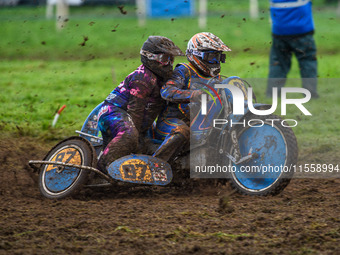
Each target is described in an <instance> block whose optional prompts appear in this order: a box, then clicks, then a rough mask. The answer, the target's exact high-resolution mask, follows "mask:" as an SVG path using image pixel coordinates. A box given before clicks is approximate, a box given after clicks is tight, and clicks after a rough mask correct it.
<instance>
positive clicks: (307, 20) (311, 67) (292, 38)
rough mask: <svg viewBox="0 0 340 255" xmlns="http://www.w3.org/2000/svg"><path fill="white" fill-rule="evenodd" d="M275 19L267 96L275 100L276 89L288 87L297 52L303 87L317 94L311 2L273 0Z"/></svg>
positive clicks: (315, 95)
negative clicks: (287, 83)
mask: <svg viewBox="0 0 340 255" xmlns="http://www.w3.org/2000/svg"><path fill="white" fill-rule="evenodd" d="M270 13H271V19H272V38H273V41H272V47H271V51H270V63H269V79H268V86H267V91H266V95H267V97H272V89H273V87H277V88H278V91H279V92H280V89H281V88H282V87H283V86H284V85H285V82H286V77H287V74H288V72H289V71H290V68H291V58H292V54H293V53H294V54H295V56H296V58H297V60H298V63H299V68H300V75H301V78H302V87H303V88H306V89H308V90H309V91H310V92H311V96H312V97H313V98H318V97H319V95H318V93H317V58H316V45H315V41H314V37H313V34H314V22H313V16H312V2H311V1H310V0H270Z"/></svg>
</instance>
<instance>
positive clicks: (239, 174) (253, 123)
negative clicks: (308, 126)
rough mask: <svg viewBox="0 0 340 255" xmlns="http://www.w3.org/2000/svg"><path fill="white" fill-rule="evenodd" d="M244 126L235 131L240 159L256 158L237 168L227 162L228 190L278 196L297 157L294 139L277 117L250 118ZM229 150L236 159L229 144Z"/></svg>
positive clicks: (288, 179) (247, 118) (237, 165)
mask: <svg viewBox="0 0 340 255" xmlns="http://www.w3.org/2000/svg"><path fill="white" fill-rule="evenodd" d="M244 123H245V124H246V125H247V126H245V127H243V126H242V127H241V128H238V129H237V138H238V139H237V140H238V144H239V147H240V153H241V157H245V156H247V155H249V154H253V153H256V154H255V157H254V158H252V159H251V160H249V161H245V162H243V163H240V164H234V163H232V162H231V161H229V162H230V166H231V168H230V169H231V171H229V181H230V183H231V186H232V187H233V188H235V189H236V190H237V191H239V192H240V193H243V194H248V195H258V196H266V195H277V194H279V193H280V192H281V191H282V190H283V189H284V188H285V187H286V186H287V185H288V184H289V182H290V180H291V178H292V177H293V174H294V172H293V166H294V165H296V163H297V157H298V146H297V141H296V137H295V135H294V133H293V131H292V129H291V128H290V127H286V126H287V124H286V123H284V122H283V123H282V119H281V118H280V117H278V116H276V115H269V116H256V115H250V116H248V117H246V121H245V122H244ZM284 125H285V126H284ZM228 147H229V152H230V154H231V155H233V156H235V149H234V148H233V145H232V143H230V144H229V146H228Z"/></svg>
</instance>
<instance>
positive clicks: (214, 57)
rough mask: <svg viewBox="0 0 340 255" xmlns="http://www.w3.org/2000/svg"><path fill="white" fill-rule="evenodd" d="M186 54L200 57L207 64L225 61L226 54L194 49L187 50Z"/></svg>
mask: <svg viewBox="0 0 340 255" xmlns="http://www.w3.org/2000/svg"><path fill="white" fill-rule="evenodd" d="M186 53H187V54H192V55H195V56H198V57H201V58H202V59H203V60H204V61H206V62H208V63H209V64H219V63H220V62H222V63H225V58H226V54H223V53H222V52H221V51H214V50H212V51H196V50H187V52H186Z"/></svg>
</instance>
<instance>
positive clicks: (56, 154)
mask: <svg viewBox="0 0 340 255" xmlns="http://www.w3.org/2000/svg"><path fill="white" fill-rule="evenodd" d="M44 160H45V161H57V162H63V163H69V164H74V165H81V166H92V164H93V153H92V150H91V147H90V145H89V144H88V142H87V141H84V139H82V138H80V137H72V138H69V139H66V140H64V141H62V142H60V143H59V144H57V145H56V146H55V147H54V148H53V149H52V150H51V151H50V152H49V153H48V154H47V155H46V157H45V159H44ZM88 175H89V172H88V171H87V170H83V169H79V168H77V167H70V166H62V165H57V164H43V165H42V166H41V169H40V174H39V189H40V192H41V194H42V195H43V196H45V197H47V198H50V199H60V198H64V197H67V196H71V195H74V194H75V193H77V192H78V191H79V190H80V188H81V187H82V186H83V185H84V184H85V182H86V181H87V179H88Z"/></svg>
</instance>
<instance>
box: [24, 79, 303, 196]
mask: <svg viewBox="0 0 340 255" xmlns="http://www.w3.org/2000/svg"><path fill="white" fill-rule="evenodd" d="M213 83H214V82H213V81H212V82H211V83H210V85H211V86H213V85H214V84H213ZM222 83H223V84H231V85H233V86H237V87H239V88H240V89H241V90H242V91H243V92H244V95H245V97H244V98H245V104H244V114H243V115H234V114H233V112H232V109H233V103H234V102H233V94H232V93H231V91H230V90H229V89H227V88H224V89H219V90H218V95H219V101H218V100H215V99H214V98H210V100H208V102H207V103H208V104H207V106H208V107H207V108H208V109H209V110H208V114H205V115H204V114H202V113H201V112H200V111H198V114H196V116H195V118H194V121H192V123H191V133H192V135H191V139H190V143H191V144H190V148H189V147H188V148H187V149H186V150H183V151H181V152H180V153H178V154H177V155H176V157H175V158H173V159H172V160H171V161H169V162H165V161H163V160H161V159H158V158H155V157H152V156H150V155H143V154H131V155H127V156H125V157H122V158H120V159H118V160H116V161H114V162H112V163H111V164H110V166H109V167H108V169H107V171H108V174H104V173H102V172H101V171H99V170H98V169H96V164H97V158H98V156H99V155H100V153H101V151H102V150H103V148H102V138H101V137H100V131H99V130H98V125H97V116H98V113H99V110H100V108H101V105H102V103H101V104H99V105H98V106H96V107H95V108H94V109H93V110H92V112H91V113H90V114H89V115H88V117H87V118H86V120H85V122H84V124H83V126H82V128H81V130H80V131H76V132H77V133H78V135H79V136H72V137H70V138H67V139H65V140H63V141H61V142H60V143H58V144H57V145H56V146H54V148H52V149H51V150H50V151H49V152H48V153H47V155H46V156H45V158H44V159H43V160H30V161H29V165H30V166H31V167H32V168H33V169H34V170H37V171H39V189H40V192H41V194H42V195H43V196H44V197H47V198H50V199H61V198H64V197H67V196H71V195H74V194H75V193H77V192H78V191H79V190H80V189H81V188H82V187H83V186H84V185H85V186H88V187H95V186H103V185H120V184H122V183H132V184H134V185H158V186H164V185H168V184H171V182H172V179H173V175H176V173H179V172H182V173H183V172H190V171H191V170H190V163H189V162H190V161H196V160H195V159H199V161H200V163H202V162H203V161H204V162H203V164H206V165H208V164H210V163H212V161H213V162H214V163H216V162H218V163H219V164H220V165H223V166H228V169H229V170H230V169H232V171H227V172H222V173H220V174H219V175H218V176H217V178H221V179H222V180H226V181H229V182H230V184H231V186H232V187H233V188H234V189H236V190H237V191H239V192H240V193H242V194H247V195H257V196H266V195H277V194H279V193H280V192H281V191H283V190H284V188H285V187H286V186H287V185H288V184H289V182H290V180H291V179H292V176H293V172H292V171H291V169H290V167H289V166H292V165H295V164H296V162H297V156H298V146H297V141H296V137H295V135H294V133H293V131H292V129H291V128H290V127H287V126H283V125H281V124H280V123H281V118H280V117H279V116H276V115H270V116H255V115H254V114H253V113H251V112H250V111H249V109H248V106H247V104H246V102H247V94H246V93H247V89H248V87H247V86H246V84H247V85H248V86H249V84H248V83H247V82H245V81H244V80H242V79H240V78H238V77H229V78H226V79H224V80H223V82H222ZM211 86H209V87H211ZM206 89H208V88H207V87H206ZM253 106H254V108H256V109H269V108H270V105H265V104H258V103H254V104H253ZM207 116H209V117H207ZM213 119H219V120H224V123H231V122H234V123H246V122H247V121H248V120H251V125H250V126H249V125H248V126H244V125H234V126H231V125H226V124H225V125H220V126H214V125H212V120H213ZM273 119H274V120H276V121H271V120H273ZM202 127H204V128H202ZM212 137H213V139H212ZM150 139H151V141H152V142H151V143H148V144H149V145H148V146H149V147H150V148H149V150H148V151H155V150H156V149H157V148H158V146H159V145H160V144H161V143H162V141H161V140H157V139H152V137H151V138H150ZM203 158H204V160H202V159H203ZM263 166H266V167H267V168H266V171H249V169H253V168H254V167H255V168H256V169H261V167H263ZM268 169H275V171H267V170H268ZM190 173H191V172H190ZM193 177H195V178H196V177H197V176H196V175H194V174H193Z"/></svg>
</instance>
